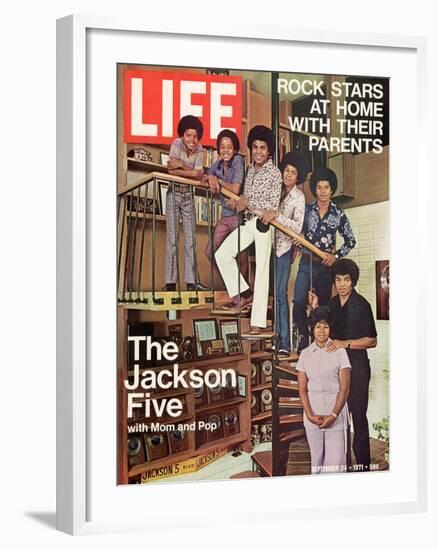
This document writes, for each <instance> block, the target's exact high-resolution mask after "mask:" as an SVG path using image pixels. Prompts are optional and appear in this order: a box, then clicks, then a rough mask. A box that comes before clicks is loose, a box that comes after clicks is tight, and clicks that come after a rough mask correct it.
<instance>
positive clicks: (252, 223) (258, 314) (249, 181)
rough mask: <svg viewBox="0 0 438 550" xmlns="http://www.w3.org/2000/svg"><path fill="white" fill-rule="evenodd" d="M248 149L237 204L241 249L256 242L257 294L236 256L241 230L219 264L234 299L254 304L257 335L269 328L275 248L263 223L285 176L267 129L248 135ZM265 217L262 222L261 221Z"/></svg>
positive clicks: (229, 241) (225, 247)
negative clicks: (248, 158) (248, 162)
mask: <svg viewBox="0 0 438 550" xmlns="http://www.w3.org/2000/svg"><path fill="white" fill-rule="evenodd" d="M248 148H249V149H250V151H251V159H252V163H251V165H250V166H249V167H248V171H247V174H246V178H245V183H244V191H243V196H242V197H241V198H240V199H239V200H238V201H236V203H235V205H234V206H235V208H236V210H237V211H238V212H243V213H244V214H243V218H244V220H245V222H244V224H242V225H241V226H240V250H245V249H246V248H248V246H250V245H251V244H252V243H255V250H256V272H255V283H254V295H253V296H252V293H251V291H250V289H249V286H248V283H247V282H246V281H245V279H244V278H243V277H242V275H241V274H240V272H239V267H238V265H237V262H236V257H237V254H238V249H239V242H238V241H239V228H237V229H235V230H234V231H233V232H232V233H231V234H230V235H229V236H228V237H227V238H226V239H225V241H224V242H223V243H222V245H221V246H220V247H219V249H218V250H217V251H216V254H215V258H216V263H217V266H218V268H219V271H220V273H221V276H222V278H223V281H224V283H225V286H226V288H227V292H228V294H229V296H230V297H231V298H233V297H234V296H236V295H238V293H239V282H238V277H240V307H241V308H243V307H245V306H248V305H249V304H250V303H252V311H251V328H250V332H249V334H250V335H251V336H257V335H259V334H262V333H263V329H264V328H266V312H267V307H268V295H269V259H270V256H271V248H272V233H271V228H270V226H269V225H268V224H267V223H266V224H265V223H263V221H264V220H263V215H264V214H265V212H271V211H273V210H277V208H278V206H279V203H280V196H281V186H282V177H281V173H280V170H279V169H278V168H277V167H276V166H274V164H273V163H272V160H271V156H272V155H273V153H274V136H273V133H272V130H271V129H270V128H267V127H266V126H254V128H252V129H251V130H250V132H249V134H248ZM259 217H260V218H261V220H260V219H258V218H259Z"/></svg>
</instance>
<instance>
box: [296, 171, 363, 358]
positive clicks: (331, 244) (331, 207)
mask: <svg viewBox="0 0 438 550" xmlns="http://www.w3.org/2000/svg"><path fill="white" fill-rule="evenodd" d="M337 185H338V180H337V177H336V174H335V173H334V172H333V170H330V169H329V168H319V169H317V170H315V172H314V173H313V174H312V177H311V180H310V189H311V191H312V194H313V195H314V197H315V199H316V200H315V202H313V203H312V204H309V205H307V206H306V213H305V217H304V225H303V236H304V237H305V238H306V239H307V240H308V241H309V242H311V243H312V244H314V245H315V246H316V247H317V248H319V249H320V250H321V251H322V252H323V253H324V258H323V259H321V258H320V257H319V256H316V255H315V254H311V253H310V252H309V251H308V250H307V249H305V248H304V247H301V251H302V254H301V260H300V265H299V268H298V274H297V279H296V282H295V290H294V307H293V320H294V322H295V324H296V325H297V328H298V330H299V333H300V345H299V348H298V351H301V350H302V349H304V348H306V347H307V346H308V345H309V327H308V323H307V312H306V310H307V297H308V292H309V290H310V285H311V282H312V286H313V288H314V290H315V292H316V294H317V295H318V297H319V304H320V305H326V304H327V303H328V301H329V300H330V297H331V290H332V281H331V279H330V267H331V266H332V265H333V264H334V263H335V261H336V260H337V259H339V258H342V257H344V256H346V255H347V254H348V253H349V252H350V250H352V249H353V248H354V246H355V245H356V240H355V238H354V234H353V230H352V228H351V225H350V222H349V220H348V218H347V215H346V214H345V212H344V211H343V210H342V209H341V208H339V207H338V206H336V204H335V203H334V202H332V200H331V197H332V196H333V194H334V193H335V191H336V189H337ZM338 232H339V234H340V235H341V237H342V238H343V240H344V242H343V244H342V246H340V247H338V248H336V233H338ZM311 271H312V274H311ZM311 275H312V276H311ZM311 279H312V280H311Z"/></svg>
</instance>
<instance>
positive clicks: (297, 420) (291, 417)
mask: <svg viewBox="0 0 438 550" xmlns="http://www.w3.org/2000/svg"><path fill="white" fill-rule="evenodd" d="M302 423H303V415H302V414H284V415H282V416H280V418H279V424H302Z"/></svg>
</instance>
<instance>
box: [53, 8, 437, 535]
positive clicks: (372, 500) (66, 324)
mask: <svg viewBox="0 0 438 550" xmlns="http://www.w3.org/2000/svg"><path fill="white" fill-rule="evenodd" d="M208 32H209V35H207V34H205V33H204V32H203V31H202V30H200V29H199V28H193V29H190V28H189V27H188V26H185V27H184V30H183V31H181V30H180V29H179V28H178V27H177V26H176V25H175V26H174V28H172V27H171V26H167V27H166V29H165V32H164V29H160V28H156V27H154V26H150V25H148V24H147V23H143V22H141V21H140V20H139V19H138V18H135V19H133V20H132V21H127V20H126V19H124V20H123V21H120V20H118V19H111V18H106V17H105V18H100V17H95V16H70V17H67V18H63V19H60V20H59V21H58V25H57V52H58V57H57V115H58V126H57V186H58V194H57V282H58V286H57V327H58V328H57V527H58V529H60V530H62V531H65V532H68V533H72V534H84V533H96V532H108V531H129V530H138V529H153V528H156V529H161V528H169V526H170V525H172V526H173V527H175V528H178V527H181V526H184V527H187V526H189V525H190V526H203V527H205V526H209V525H213V523H214V521H215V519H214V518H216V517H218V516H217V514H218V513H219V514H220V513H221V510H222V512H223V509H224V503H225V499H226V495H227V491H229V482H226V481H222V482H216V483H215V484H214V485H211V484H209V483H196V484H193V483H192V484H178V483H175V484H173V485H168V484H166V485H154V484H152V485H151V486H147V487H135V486H133V487H129V486H128V487H117V486H116V472H115V466H114V465H115V461H116V447H115V433H116V415H115V403H116V392H115V370H114V371H113V372H112V374H113V375H112V376H111V377H109V378H112V379H114V380H108V381H107V380H106V379H105V380H102V384H96V383H95V382H96V380H99V369H100V368H101V366H102V364H105V367H106V370H107V372H108V369H110V372H111V368H112V367H114V365H115V361H116V353H115V346H116V330H115V307H116V306H115V304H114V299H113V300H112V302H111V303H109V301H108V297H109V296H111V295H112V296H114V289H115V288H116V285H115V282H114V281H115V275H114V278H113V277H111V276H109V277H106V279H104V278H102V277H101V275H102V271H101V270H102V269H104V268H105V269H107V268H108V266H110V267H111V265H112V261H113V259H114V258H113V254H114V253H115V252H114V242H115V240H113V239H102V237H103V236H105V235H108V234H114V235H115V232H114V227H115V225H114V224H115V219H116V217H115V215H114V208H115V206H114V204H113V203H114V197H115V190H116V183H115V182H116V170H115V163H116V154H115V143H113V144H112V145H111V140H112V141H113V142H115V135H116V133H115V131H114V132H113V133H111V131H112V130H113V129H114V128H115V124H116V120H115V119H116V115H115V112H116V110H115V104H114V101H113V99H114V98H115V92H116V90H115V87H116V68H115V65H114V62H115V61H117V60H118V59H119V60H123V61H125V62H126V61H129V62H130V63H145V64H158V61H160V63H161V64H167V65H171V64H172V65H186V64H187V61H186V60H187V48H190V47H193V44H195V43H196V44H197V45H207V46H208V49H209V61H210V62H209V63H206V62H205V61H204V60H203V56H204V55H205V52H204V51H203V50H202V48H201V49H200V50H198V51H199V59H197V62H196V65H199V66H221V62H220V59H219V55H220V51H219V48H217V47H216V46H217V45H218V44H221V45H222V46H223V47H225V48H228V47H229V48H231V47H233V45H234V46H236V44H237V43H238V44H239V48H237V47H234V49H233V52H238V51H239V50H242V51H243V50H245V49H246V48H242V44H241V43H242V41H243V42H244V43H245V44H246V45H251V48H252V51H257V52H258V53H259V57H256V56H254V57H252V61H253V63H254V66H251V67H250V68H253V69H257V68H263V69H265V70H280V69H281V70H289V71H290V72H292V71H291V68H292V66H293V67H294V70H295V71H296V72H316V73H318V72H325V73H330V74H349V73H353V72H354V71H353V70H352V67H353V66H355V67H356V74H362V71H365V68H364V67H366V66H367V60H368V63H369V62H370V61H371V63H369V66H370V67H371V66H373V67H374V70H372V71H371V69H366V70H369V71H370V72H369V74H375V75H379V74H380V72H382V71H383V69H382V67H381V66H380V65H379V60H383V59H385V67H386V68H385V71H384V73H383V72H382V74H384V75H386V76H390V77H391V78H392V82H393V83H394V85H393V86H392V92H391V102H392V103H391V137H394V140H393V141H392V142H391V181H392V182H394V181H397V182H398V184H399V185H400V186H402V185H403V183H402V182H403V181H404V180H403V178H404V173H403V170H402V167H401V164H402V163H403V159H404V158H407V152H408V149H407V147H408V146H407V145H406V144H404V143H403V140H402V138H401V136H402V135H403V133H405V132H406V131H408V130H409V131H410V132H411V133H410V134H409V135H410V138H411V139H410V140H409V153H410V155H411V157H410V158H413V156H412V148H413V145H412V144H415V147H416V149H415V153H416V154H415V160H414V161H413V163H414V165H412V164H411V165H410V174H411V175H410V178H409V183H408V182H405V183H406V187H404V188H405V189H409V188H411V187H412V186H414V187H415V188H416V189H417V194H416V197H420V196H421V192H420V191H421V190H422V189H423V190H424V188H425V185H426V177H425V175H424V173H425V166H426V162H425V149H426V140H425V134H424V123H425V89H426V87H425V85H424V81H425V41H424V40H423V39H421V38H413V37H404V36H387V35H371V34H370V35H364V34H360V35H356V34H349V33H334V32H324V33H323V34H322V33H316V32H312V31H302V30H296V29H292V28H287V27H283V28H281V29H277V28H263V27H257V28H250V27H245V26H239V25H235V26H233V29H232V30H230V31H227V34H226V36H224V34H223V32H224V31H223V30H222V29H220V28H215V27H214V25H213V24H212V25H210V26H209V30H208ZM195 35H196V36H195ZM142 42H145V43H146V45H152V44H153V43H154V44H155V45H159V46H160V48H159V49H158V50H157V49H155V51H154V53H153V55H152V53H151V54H150V55H149V54H147V55H145V54H144V53H143V54H142V53H141V52H142V51H143V52H144V51H148V50H142V48H141V47H140V48H139V47H138V46H139V44H141V43H142ZM176 44H177V45H178V47H175V45H176ZM108 45H109V46H110V47H108ZM291 48H294V49H296V50H297V51H298V52H299V55H298V56H292V57H287V55H286V54H287V53H288V52H289V51H290V50H291ZM188 51H193V50H190V49H189V50H188ZM321 51H322V52H323V53H324V52H326V53H328V52H330V60H328V59H326V57H328V56H322V58H321V55H320V56H319V57H318V55H316V54H317V52H321ZM339 51H342V55H336V54H337V53H338V54H339ZM130 52H131V53H132V55H130ZM151 52H152V50H151ZM274 54H277V55H274ZM185 55H186V57H185V58H184V56H185ZM97 58H99V61H100V69H99V71H101V73H100V74H99V79H100V78H101V77H102V76H105V78H104V80H103V81H102V84H105V85H108V82H109V83H110V84H111V82H112V84H113V87H114V90H113V91H111V86H110V89H109V90H110V91H109V93H108V94H107V97H106V99H105V100H104V101H101V105H100V107H99V109H97V108H95V105H96V97H95V94H98V91H99V90H98V87H97V85H96V78H95V75H94V72H93V71H94V70H95V67H96V60H97ZM282 59H283V60H284V59H294V60H295V61H294V63H295V65H293V64H292V62H286V61H281V60H282ZM233 60H234V63H236V64H237V65H236V66H237V67H240V63H242V62H241V61H240V60H239V56H238V55H237V56H236V55H234V54H233ZM267 60H269V63H270V64H269V65H268V64H267V63H268V61H267ZM376 60H377V62H376ZM391 61H392V62H391ZM282 63H283V65H282ZM222 64H223V63H222ZM318 64H319V65H318ZM246 65H248V61H247V62H246ZM323 65H324V66H325V69H324V67H323ZM318 67H319V69H320V71H318V70H317V69H318ZM246 68H248V67H246ZM363 74H365V73H363ZM403 76H405V79H406V82H405V84H404V85H403V89H401V87H400V89H399V87H398V85H397V84H398V83H400V82H401V79H402V77H403ZM96 77H97V75H96ZM406 101H408V102H410V103H409V105H410V109H409V110H406V111H405V112H404V114H403V117H401V113H402V112H403V111H402V109H403V105H405V106H406V104H407V103H406ZM105 109H106V111H105ZM104 112H105V113H106V116H107V118H110V119H111V118H112V119H111V120H108V121H107V122H106V123H104V122H103V120H104V119H103V117H102V115H103V113H104ZM108 113H109V115H108ZM87 116H88V119H87ZM91 119H93V121H94V122H98V124H97V126H96V125H95V124H92V125H91V129H90V126H88V125H87V122H88V121H89V120H91ZM108 130H109V131H108ZM87 132H89V133H87ZM90 132H91V133H90ZM105 136H106V137H107V138H108V139H109V140H110V149H109V150H108V149H107V150H106V151H105V150H104V152H106V154H107V156H106V159H109V162H108V163H107V164H108V166H106V167H105V168H102V170H109V174H110V179H111V174H112V177H113V181H114V185H107V186H106V190H107V191H105V192H104V193H101V189H100V188H98V186H97V184H96V173H95V169H96V166H95V165H96V162H95V159H96V158H98V157H97V156H96V157H95V156H93V155H95V154H97V153H99V152H100V153H102V150H101V149H102V147H103V145H104V144H105V146H107V139H105ZM104 142H105V143H104ZM101 164H102V163H101ZM103 164H105V163H103ZM103 179H104V181H105V183H108V181H107V180H106V179H105V178H103ZM95 184H96V185H95ZM408 185H409V187H408ZM401 188H402V189H403V187H401ZM99 193H100V194H99ZM98 197H99V201H98V200H96V199H97V198H98ZM418 200H419V198H418ZM407 209H410V212H411V216H410V219H409V228H406V227H405V226H404V222H405V218H404V217H403V214H402V213H403V212H406V211H407ZM419 212H420V210H419V209H418V208H412V196H410V197H409V198H408V197H406V196H403V194H402V193H398V192H396V193H394V192H393V193H392V195H391V237H392V238H391V242H392V246H393V249H392V255H391V268H392V272H391V276H392V278H391V285H392V287H391V312H392V319H393V320H392V326H391V330H392V334H391V361H392V363H393V364H397V365H398V368H397V369H394V374H393V377H392V381H391V410H392V411H393V414H394V416H393V417H392V433H391V453H392V456H391V466H392V467H391V470H390V471H389V472H387V473H382V474H379V475H378V476H377V479H376V480H375V478H376V476H374V477H368V478H366V481H365V478H364V476H362V475H356V476H348V477H347V476H343V477H342V479H341V478H336V487H338V489H339V490H338V491H336V492H337V493H338V494H337V495H334V494H333V498H332V501H333V502H331V503H329V502H328V501H327V500H326V499H325V495H327V494H330V491H331V488H332V487H334V486H335V485H334V482H333V479H334V478H333V476H325V477H324V478H320V479H317V480H315V479H314V478H313V477H304V478H303V477H301V476H300V477H301V478H300V479H297V478H282V479H276V480H263V481H261V483H263V493H264V498H263V499H260V498H257V492H258V488H257V487H256V484H254V483H250V482H246V481H244V480H242V481H238V482H236V481H234V482H233V483H239V488H238V492H239V499H238V502H237V499H235V500H236V502H234V503H231V504H230V506H231V508H230V507H229V508H228V509H227V516H228V517H232V518H236V519H233V521H243V520H249V519H250V520H251V521H253V522H257V521H261V519H263V520H266V518H267V517H268V518H269V520H270V521H273V520H275V518H276V517H279V516H284V514H289V517H291V518H292V516H293V517H294V518H296V519H303V518H309V517H316V518H322V517H324V515H325V514H326V513H327V512H328V511H329V512H330V514H331V515H332V516H333V515H334V516H339V515H347V514H348V515H350V516H351V515H358V514H363V513H366V514H382V513H395V512H418V511H424V510H425V509H426V484H427V470H426V435H425V431H424V430H423V429H422V427H423V426H424V425H425V422H426V399H425V388H426V349H427V342H425V338H424V334H423V333H421V336H422V339H421V342H420V336H419V335H420V326H419V319H418V316H419V311H420V308H419V304H420V301H419V296H420V295H421V296H422V303H424V300H425V296H426V292H427V289H426V283H425V274H423V273H421V272H416V271H415V269H414V266H413V265H409V264H408V265H405V264H403V259H404V254H405V250H407V249H414V248H415V250H416V251H417V253H418V255H419V256H421V255H422V254H423V253H424V250H425V243H422V242H416V241H415V240H414V237H413V236H412V234H413V233H418V232H419V231H421V228H422V227H423V224H424V223H425V221H424V220H422V219H421V217H420V215H419ZM405 225H406V224H405ZM408 230H409V232H410V233H411V235H409V233H408ZM396 234H397V239H395V235H396ZM96 239H97V240H98V241H99V243H100V245H99V252H98V255H99V262H98V263H99V264H101V265H97V262H96V259H97V258H96V257H95V255H97V250H98V249H97V248H96V242H97V241H96ZM114 239H115V237H114ZM114 265H115V264H114ZM402 266H403V268H402ZM113 270H114V272H115V268H113ZM409 280H410V281H412V280H414V281H415V282H416V284H415V285H412V288H413V290H412V293H410V294H409V295H408V296H407V295H406V293H404V292H403V288H404V285H405V284H406V281H409ZM402 296H403V300H402V299H401V297H402ZM99 308H101V309H99ZM96 311H100V313H99V314H98V316H97V317H96ZM406 318H409V319H410V333H411V334H414V335H415V336H414V337H413V338H412V343H411V346H412V347H411V355H410V364H409V366H408V365H407V364H406V354H405V352H404V348H403V346H404V340H403V330H404V329H403V326H402V325H403V319H406ZM104 342H110V344H109V345H108V346H102V343H104ZM108 361H109V364H108ZM111 361H112V363H111ZM412 361H414V363H415V365H416V368H415V369H413V368H412ZM405 369H406V370H405ZM406 373H409V376H410V380H409V385H408V384H407V383H406V381H404V380H403V375H404V374H406ZM97 387H99V389H100V390H101V392H100V393H98V394H96V391H97V390H96V388H97ZM412 388H413V389H414V391H412ZM107 390H108V391H107ZM409 391H410V392H412V393H413V394H414V397H415V399H412V402H414V403H415V402H417V403H418V405H417V406H415V408H414V409H413V410H412V409H410V415H408V418H406V417H405V418H404V419H403V422H402V421H401V418H400V412H401V411H402V410H403V409H402V407H403V399H404V398H406V396H407V395H411V397H412V393H411V394H409V393H408V392H409ZM97 405H98V408H99V411H101V412H100V413H99V412H97V411H96V407H97ZM102 411H104V413H102ZM100 414H104V416H103V418H102V417H101V416H100ZM105 418H106V419H107V422H106V423H105V422H103V423H102V420H105ZM96 423H97V424H96ZM99 423H100V424H99ZM402 424H403V425H402ZM403 430H409V434H410V440H409V443H407V442H405V441H403V437H402V434H403ZM415 443H417V444H415ZM111 449H112V450H113V456H110V455H111ZM108 452H109V453H110V454H108ZM102 453H106V454H104V455H103V456H105V457H108V461H107V463H106V462H105V463H103V462H102V461H100V460H99V456H100V455H101V454H102ZM113 458H114V460H113ZM97 466H99V467H97ZM377 484H378V487H379V490H378V491H377ZM292 489H293V491H294V494H295V495H301V494H303V495H304V492H303V491H304V490H305V491H306V492H307V493H309V494H310V495H314V496H315V497H316V496H317V497H318V503H319V504H318V508H317V509H314V508H312V504H311V502H314V501H315V500H314V499H313V500H312V499H310V500H309V501H306V500H305V499H304V497H303V500H302V501H301V504H299V505H297V502H300V500H299V499H297V498H294V499H293V503H292V502H291V500H290V499H287V498H285V497H287V495H288V494H291V490H292ZM211 491H215V498H214V499H210V496H211ZM236 492H237V488H236ZM338 497H339V498H338ZM181 499H188V501H190V503H191V504H190V506H187V507H185V508H187V510H186V511H181V510H178V509H177V504H178V502H181ZM206 499H209V501H210V502H211V506H210V507H208V510H207V509H206V508H207V507H205V506H198V507H197V508H196V510H197V513H196V514H189V510H193V509H194V507H196V503H197V502H205V501H206ZM151 502H153V503H154V506H150V503H151ZM127 503H131V505H130V506H127ZM249 503H257V504H253V507H252V508H251V509H250V508H249ZM227 506H228V504H227ZM198 508H199V510H198ZM124 510H126V513H124ZM163 510H166V514H163ZM237 511H239V513H236V512H237Z"/></svg>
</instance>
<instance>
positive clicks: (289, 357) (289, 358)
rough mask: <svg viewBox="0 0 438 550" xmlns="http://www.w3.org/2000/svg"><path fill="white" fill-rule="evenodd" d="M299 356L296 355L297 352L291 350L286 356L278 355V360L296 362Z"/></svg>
mask: <svg viewBox="0 0 438 550" xmlns="http://www.w3.org/2000/svg"><path fill="white" fill-rule="evenodd" d="M299 358H300V356H299V355H298V353H295V352H293V353H291V354H290V355H288V356H287V357H281V356H278V361H279V362H280V363H296V362H298V359H299Z"/></svg>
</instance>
